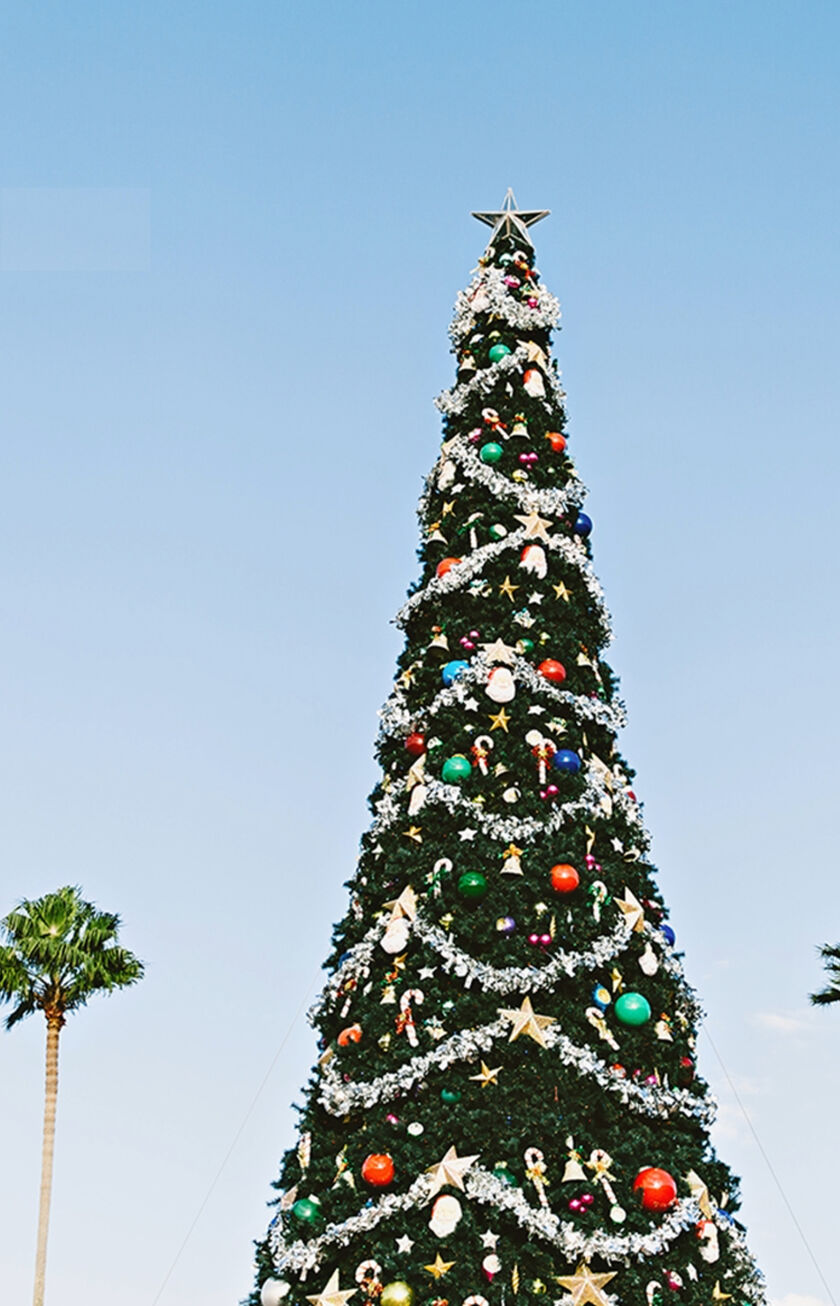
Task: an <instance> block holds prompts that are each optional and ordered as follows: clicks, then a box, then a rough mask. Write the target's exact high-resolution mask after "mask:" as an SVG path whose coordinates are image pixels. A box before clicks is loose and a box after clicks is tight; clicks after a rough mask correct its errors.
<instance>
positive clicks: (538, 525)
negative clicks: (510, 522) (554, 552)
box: [516, 510, 551, 544]
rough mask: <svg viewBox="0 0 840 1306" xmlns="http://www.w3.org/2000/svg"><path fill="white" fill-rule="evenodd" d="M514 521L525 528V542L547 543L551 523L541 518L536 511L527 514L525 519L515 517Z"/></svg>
mask: <svg viewBox="0 0 840 1306" xmlns="http://www.w3.org/2000/svg"><path fill="white" fill-rule="evenodd" d="M516 520H517V521H518V522H521V523H522V525H523V526H524V527H525V539H526V540H543V541H544V543H546V544H547V543H548V528H549V526H550V525H551V522H550V521H548V519H547V518H545V517H541V516H540V514H539V513H538V512H537V511H536V510H534V511H533V512H529V513H528V515H527V517H524V516H523V517H520V516H517V518H516Z"/></svg>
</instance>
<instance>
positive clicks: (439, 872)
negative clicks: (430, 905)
mask: <svg viewBox="0 0 840 1306" xmlns="http://www.w3.org/2000/svg"><path fill="white" fill-rule="evenodd" d="M451 870H452V862H451V861H450V860H449V858H448V857H439V858H438V860H437V861H436V862H435V864H434V866H433V867H432V873H431V875H430V876H429V877H428V879H429V882H430V884H431V886H432V893H433V894H434V896H435V897H436V898H439V897H440V893H441V889H440V882H441V880H442V879H443V877H444V875H448V874H449V873H450V871H451Z"/></svg>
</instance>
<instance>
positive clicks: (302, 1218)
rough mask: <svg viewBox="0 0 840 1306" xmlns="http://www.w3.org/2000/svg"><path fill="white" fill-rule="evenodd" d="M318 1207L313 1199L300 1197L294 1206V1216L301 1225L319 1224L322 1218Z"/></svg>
mask: <svg viewBox="0 0 840 1306" xmlns="http://www.w3.org/2000/svg"><path fill="white" fill-rule="evenodd" d="M318 1207H319V1203H318V1202H314V1201H313V1200H312V1198H311V1197H299V1198H298V1199H297V1201H296V1202H295V1203H294V1205H293V1206H292V1215H293V1216H294V1218H295V1219H296V1220H297V1221H299V1223H300V1224H317V1222H318V1221H319V1220H320V1218H321V1212H320V1211H319V1209H318Z"/></svg>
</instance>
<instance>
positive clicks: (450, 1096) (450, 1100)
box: [440, 1088, 461, 1106]
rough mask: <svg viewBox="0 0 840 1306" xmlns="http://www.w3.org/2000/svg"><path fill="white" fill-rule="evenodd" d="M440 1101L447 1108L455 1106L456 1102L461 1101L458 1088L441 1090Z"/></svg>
mask: <svg viewBox="0 0 840 1306" xmlns="http://www.w3.org/2000/svg"><path fill="white" fill-rule="evenodd" d="M440 1100H441V1102H444V1103H445V1104H446V1105H447V1106H454V1105H455V1103H456V1102H460V1101H461V1094H460V1093H459V1092H458V1090H457V1088H442V1089H441V1090H440Z"/></svg>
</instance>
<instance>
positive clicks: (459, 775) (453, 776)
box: [440, 753, 472, 785]
mask: <svg viewBox="0 0 840 1306" xmlns="http://www.w3.org/2000/svg"><path fill="white" fill-rule="evenodd" d="M471 771H472V763H471V762H470V759H469V758H468V757H464V754H463V753H453V755H452V757H447V759H446V761H445V762H444V764H443V768H442V770H441V773H440V774H441V778H442V779H443V780H445V781H446V783H447V784H449V785H454V784H460V783H461V781H462V780H466V778H467V776H468V775H469V774H470V772H471Z"/></svg>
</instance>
